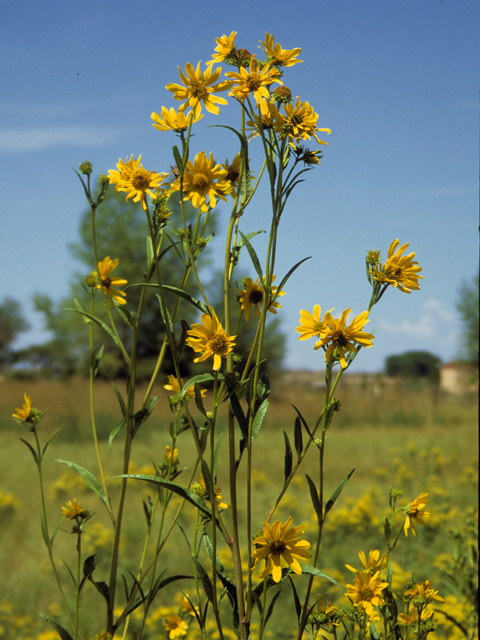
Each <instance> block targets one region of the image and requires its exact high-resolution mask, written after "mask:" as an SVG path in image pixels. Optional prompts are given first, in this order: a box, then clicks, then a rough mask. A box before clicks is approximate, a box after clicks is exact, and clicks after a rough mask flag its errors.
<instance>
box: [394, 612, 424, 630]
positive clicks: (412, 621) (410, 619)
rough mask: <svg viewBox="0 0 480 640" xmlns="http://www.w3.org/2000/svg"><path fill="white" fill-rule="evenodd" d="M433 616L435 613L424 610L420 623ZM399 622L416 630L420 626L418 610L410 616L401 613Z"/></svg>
mask: <svg viewBox="0 0 480 640" xmlns="http://www.w3.org/2000/svg"><path fill="white" fill-rule="evenodd" d="M432 616H433V611H427V610H426V609H423V611H422V612H421V614H420V623H422V622H426V621H427V620H429V619H430V618H431V617H432ZM398 622H400V623H401V624H408V625H409V626H411V627H412V628H413V629H415V630H416V629H417V625H418V609H414V610H413V611H412V613H411V614H410V615H408V614H407V613H401V614H400V615H399V616H398Z"/></svg>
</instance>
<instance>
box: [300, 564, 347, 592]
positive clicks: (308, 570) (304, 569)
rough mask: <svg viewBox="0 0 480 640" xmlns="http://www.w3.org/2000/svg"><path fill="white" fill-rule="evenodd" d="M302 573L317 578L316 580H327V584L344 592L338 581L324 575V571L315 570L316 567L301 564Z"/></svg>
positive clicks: (326, 574)
mask: <svg viewBox="0 0 480 640" xmlns="http://www.w3.org/2000/svg"><path fill="white" fill-rule="evenodd" d="M302 573H306V574H308V575H310V576H317V578H323V579H324V580H328V582H331V583H332V584H334V585H336V586H337V587H339V588H340V589H341V590H342V592H343V591H345V589H344V587H343V585H342V584H340V582H338V580H335V578H332V576H329V575H328V573H325V571H320V569H317V568H316V567H312V566H311V565H309V564H302Z"/></svg>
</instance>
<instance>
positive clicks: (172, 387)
mask: <svg viewBox="0 0 480 640" xmlns="http://www.w3.org/2000/svg"><path fill="white" fill-rule="evenodd" d="M180 381H181V383H182V389H183V386H184V385H183V378H180ZM163 388H164V389H166V390H167V391H173V392H174V393H180V392H181V391H182V389H180V385H179V383H178V379H177V378H176V377H175V376H168V384H164V385H163ZM200 393H201V396H202V398H205V396H206V395H207V390H206V389H202V390H201V391H200ZM185 395H187V396H188V397H189V398H194V397H195V386H194V385H193V384H192V386H191V387H189V388H188V389H187V391H186V394H185Z"/></svg>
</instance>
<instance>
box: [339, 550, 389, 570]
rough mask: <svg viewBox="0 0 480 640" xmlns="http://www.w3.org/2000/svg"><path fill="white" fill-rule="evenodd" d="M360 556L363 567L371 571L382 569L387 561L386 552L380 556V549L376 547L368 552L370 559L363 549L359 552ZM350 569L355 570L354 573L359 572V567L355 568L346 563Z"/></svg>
mask: <svg viewBox="0 0 480 640" xmlns="http://www.w3.org/2000/svg"><path fill="white" fill-rule="evenodd" d="M358 557H359V558H360V562H361V563H362V567H363V569H364V571H370V572H371V573H376V572H377V571H380V570H381V569H382V567H383V565H384V563H385V557H386V556H385V554H383V556H382V557H381V558H380V551H378V549H375V550H374V551H370V552H369V554H368V560H367V558H366V557H365V554H364V553H363V551H359V552H358ZM345 566H346V567H347V569H349V571H353V573H356V572H357V569H354V568H353V567H351V566H350V565H349V564H346V565H345Z"/></svg>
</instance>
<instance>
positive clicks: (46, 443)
mask: <svg viewBox="0 0 480 640" xmlns="http://www.w3.org/2000/svg"><path fill="white" fill-rule="evenodd" d="M59 431H60V429H56V430H55V431H54V432H53V433H52V435H51V436H50V437H49V438H48V440H47V441H46V442H45V445H44V447H43V449H42V458H43V456H44V455H45V451H46V450H47V447H48V445H49V444H50V442H51V441H52V438H53V437H54V436H55V435H56V434H57V433H58V432H59Z"/></svg>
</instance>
